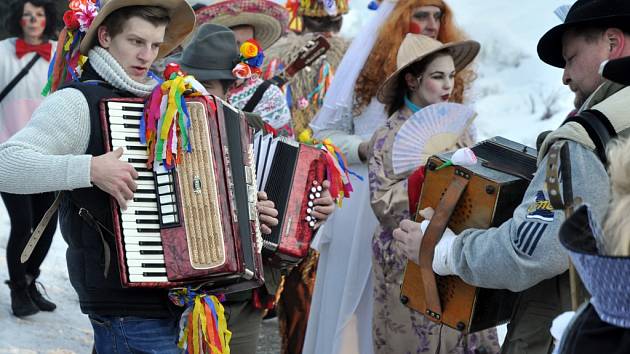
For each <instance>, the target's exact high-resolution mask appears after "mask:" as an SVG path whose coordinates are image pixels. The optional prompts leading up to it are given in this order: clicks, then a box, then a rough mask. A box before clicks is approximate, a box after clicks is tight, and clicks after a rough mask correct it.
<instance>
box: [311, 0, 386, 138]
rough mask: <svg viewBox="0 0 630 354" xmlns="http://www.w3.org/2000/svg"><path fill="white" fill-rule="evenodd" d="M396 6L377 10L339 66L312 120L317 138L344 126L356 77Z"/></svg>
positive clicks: (383, 4) (381, 5)
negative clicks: (344, 118) (326, 131)
mask: <svg viewBox="0 0 630 354" xmlns="http://www.w3.org/2000/svg"><path fill="white" fill-rule="evenodd" d="M394 6H396V1H394V0H384V1H383V2H382V3H381V4H380V6H379V7H378V9H377V10H376V14H374V16H372V18H371V19H370V20H369V22H367V23H366V24H365V25H364V26H363V27H362V28H361V30H360V32H359V34H358V35H357V36H356V37H355V38H354V40H353V41H352V44H351V45H350V47H349V48H348V50H347V51H346V55H344V57H343V59H342V60H341V63H339V66H338V67H337V71H336V72H335V79H336V80H335V79H333V81H332V83H331V85H330V88H329V89H328V92H327V93H326V96H325V97H324V104H323V105H322V107H321V108H320V110H319V112H318V113H317V115H315V117H314V118H313V120H312V121H311V124H310V127H311V129H313V132H314V134H313V135H317V133H318V132H320V131H322V130H331V129H332V130H334V129H336V128H337V127H339V125H343V123H342V120H343V115H344V113H345V112H349V111H350V110H351V109H352V103H353V102H352V101H353V97H354V85H355V82H356V81H357V77H358V76H359V73H360V72H361V69H363V65H364V64H365V61H366V60H367V57H368V56H369V55H370V52H371V51H372V47H374V42H375V41H376V37H377V36H378V31H379V29H380V27H381V24H382V23H383V22H384V21H385V20H386V19H387V18H388V17H389V14H390V13H391V12H392V10H393V9H394Z"/></svg>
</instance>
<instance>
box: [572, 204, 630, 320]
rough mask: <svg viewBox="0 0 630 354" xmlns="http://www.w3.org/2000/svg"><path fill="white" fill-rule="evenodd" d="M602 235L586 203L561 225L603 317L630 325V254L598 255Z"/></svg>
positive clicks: (574, 260) (573, 258)
mask: <svg viewBox="0 0 630 354" xmlns="http://www.w3.org/2000/svg"><path fill="white" fill-rule="evenodd" d="M602 237H603V235H602V234H601V229H600V228H599V226H598V224H597V221H596V220H594V218H593V215H592V214H591V211H590V210H589V207H588V206H586V205H584V206H581V207H580V208H579V209H578V210H576V211H575V213H574V214H573V215H571V217H570V218H569V219H567V221H566V222H565V223H564V224H563V225H562V227H561V228H560V242H562V244H563V245H564V247H566V248H567V249H568V250H569V255H570V256H571V260H572V261H573V264H574V265H575V268H576V270H577V271H578V273H579V274H580V278H581V279H582V282H583V283H584V286H585V287H586V289H588V292H589V293H590V294H591V296H592V298H591V300H590V302H591V303H592V304H593V307H594V308H595V311H596V312H597V314H598V315H599V317H600V318H601V319H602V321H605V322H608V323H610V324H612V325H614V326H618V327H623V328H630V279H629V278H628V274H629V273H630V257H611V256H603V255H600V254H598V253H597V245H596V238H599V239H600V240H601V239H602Z"/></svg>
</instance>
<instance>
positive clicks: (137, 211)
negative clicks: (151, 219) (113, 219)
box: [134, 210, 158, 215]
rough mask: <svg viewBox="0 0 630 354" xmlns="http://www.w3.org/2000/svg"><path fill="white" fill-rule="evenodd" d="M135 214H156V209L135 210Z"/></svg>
mask: <svg viewBox="0 0 630 354" xmlns="http://www.w3.org/2000/svg"><path fill="white" fill-rule="evenodd" d="M134 214H135V215H158V212H157V210H155V211H151V210H136V211H135V212H134Z"/></svg>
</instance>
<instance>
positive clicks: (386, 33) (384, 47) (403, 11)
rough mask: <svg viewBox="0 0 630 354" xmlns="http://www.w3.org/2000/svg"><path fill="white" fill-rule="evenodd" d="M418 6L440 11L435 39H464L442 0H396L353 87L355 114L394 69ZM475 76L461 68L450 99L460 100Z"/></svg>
mask: <svg viewBox="0 0 630 354" xmlns="http://www.w3.org/2000/svg"><path fill="white" fill-rule="evenodd" d="M421 6H436V7H439V8H440V10H442V19H441V21H440V31H439V33H438V37H437V39H438V40H439V41H440V42H442V43H449V42H454V41H459V40H463V39H465V36H464V34H463V32H462V31H461V30H460V29H459V28H458V27H457V26H456V25H455V23H454V20H453V12H452V11H451V8H450V7H448V5H446V3H445V2H444V1H442V0H399V1H398V3H397V4H396V7H395V8H394V10H393V11H392V13H391V14H390V15H389V18H388V19H387V20H386V21H385V22H384V23H383V25H382V27H381V29H380V31H379V34H378V37H377V39H376V42H375V43H374V48H373V49H372V52H371V53H370V55H369V56H368V58H367V61H366V62H365V65H364V66H363V69H362V70H361V73H360V74H359V77H358V78H357V82H356V84H355V88H354V97H355V100H354V115H355V116H358V115H360V114H361V112H362V111H363V109H364V108H365V107H367V105H368V104H369V103H370V101H371V100H372V97H374V96H375V95H376V92H377V91H378V88H379V86H380V85H381V83H382V81H383V77H387V76H389V75H390V74H391V73H393V72H394V71H396V56H397V54H398V48H399V47H400V44H401V43H402V41H403V39H404V38H405V35H406V34H407V33H409V26H410V24H411V17H412V15H413V13H414V10H415V9H417V8H419V7H421ZM473 79H474V74H473V73H472V72H471V71H470V70H464V71H462V72H460V73H458V74H457V76H456V77H455V88H454V90H453V93H452V99H451V100H452V101H455V102H462V100H463V92H464V87H465V86H466V85H467V84H469V83H470V82H471V81H472V80H473Z"/></svg>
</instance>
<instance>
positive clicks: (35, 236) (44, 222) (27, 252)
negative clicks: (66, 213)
mask: <svg viewBox="0 0 630 354" xmlns="http://www.w3.org/2000/svg"><path fill="white" fill-rule="evenodd" d="M62 196H63V192H60V193H59V194H57V197H55V201H54V202H53V203H52V205H51V206H50V207H49V208H48V210H46V212H45V213H44V216H43V217H42V219H41V220H40V221H39V224H37V227H36V228H35V230H34V231H33V233H32V234H31V237H30V238H29V239H28V242H27V243H26V246H24V250H22V254H21V255H20V262H22V263H26V261H28V259H29V258H30V257H31V254H32V253H33V250H35V246H37V243H38V242H39V239H40V238H41V237H42V234H43V233H44V230H45V229H46V226H48V224H49V223H50V219H52V216H53V215H55V212H56V211H57V209H59V203H60V202H61V198H62Z"/></svg>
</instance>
